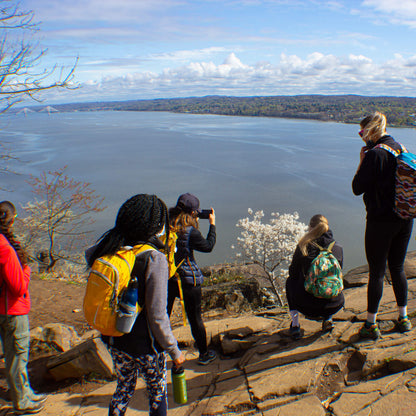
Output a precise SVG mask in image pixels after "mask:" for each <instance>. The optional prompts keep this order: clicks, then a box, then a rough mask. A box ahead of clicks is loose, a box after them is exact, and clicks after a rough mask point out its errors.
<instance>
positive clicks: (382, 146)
mask: <svg viewBox="0 0 416 416" xmlns="http://www.w3.org/2000/svg"><path fill="white" fill-rule="evenodd" d="M400 146H401V147H402V151H401V152H403V146H402V145H400ZM377 148H379V149H384V150H387V151H388V152H389V153H391V154H392V155H393V156H395V157H398V156H399V155H400V153H401V152H399V151H397V150H394V149H393V148H392V147H390V146H387V145H386V144H383V143H380V144H378V145H377V146H376V147H375V148H374V149H377ZM406 151H407V150H406Z"/></svg>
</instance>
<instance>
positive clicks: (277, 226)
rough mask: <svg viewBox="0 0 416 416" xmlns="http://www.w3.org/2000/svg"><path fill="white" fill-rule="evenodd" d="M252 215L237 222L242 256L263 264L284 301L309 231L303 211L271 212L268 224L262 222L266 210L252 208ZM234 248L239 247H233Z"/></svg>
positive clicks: (249, 211) (247, 259) (238, 241)
mask: <svg viewBox="0 0 416 416" xmlns="http://www.w3.org/2000/svg"><path fill="white" fill-rule="evenodd" d="M248 213H249V217H247V218H242V219H240V220H239V221H238V222H237V227H238V228H241V234H240V236H239V237H237V243H238V244H237V245H238V250H239V253H238V256H237V257H242V258H243V259H244V260H245V261H248V262H251V263H255V264H258V265H260V266H261V268H262V269H263V270H264V272H265V273H266V275H267V276H268V278H269V280H270V282H271V284H272V286H273V288H274V290H275V292H276V294H277V295H278V297H279V300H280V302H281V303H282V300H281V294H282V292H283V289H282V288H283V287H284V281H285V279H286V278H287V275H288V267H289V264H290V261H291V258H292V255H293V253H294V251H295V248H296V244H297V242H298V241H299V239H300V238H301V237H302V235H303V234H304V233H305V232H306V231H307V226H306V225H305V224H303V223H302V222H300V221H299V214H298V213H297V212H294V213H293V214H279V213H278V212H272V213H271V219H270V220H269V223H268V224H265V223H262V219H263V217H264V212H263V211H256V212H254V211H253V210H252V209H251V208H249V209H248ZM233 248H235V247H234V246H233Z"/></svg>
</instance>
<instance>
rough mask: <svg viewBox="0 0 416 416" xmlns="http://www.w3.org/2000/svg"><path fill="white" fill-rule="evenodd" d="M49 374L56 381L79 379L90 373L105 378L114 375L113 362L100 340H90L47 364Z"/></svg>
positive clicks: (51, 359)
mask: <svg viewBox="0 0 416 416" xmlns="http://www.w3.org/2000/svg"><path fill="white" fill-rule="evenodd" d="M46 367H47V369H48V372H49V374H50V375H51V376H52V377H53V378H54V379H55V380H56V381H59V380H65V379H68V378H78V377H82V376H84V375H88V374H90V373H95V374H100V375H101V376H103V377H105V378H110V377H112V375H113V361H112V358H111V355H110V353H109V351H108V349H107V347H106V345H105V344H104V343H103V342H102V341H101V339H100V338H90V339H88V340H87V341H84V342H82V343H81V344H78V345H77V346H76V347H74V348H72V349H71V350H69V351H66V352H64V353H62V354H60V355H58V356H56V357H53V358H50V359H49V361H48V362H47V363H46Z"/></svg>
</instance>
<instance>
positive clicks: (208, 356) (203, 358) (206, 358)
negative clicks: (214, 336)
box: [198, 350, 217, 365]
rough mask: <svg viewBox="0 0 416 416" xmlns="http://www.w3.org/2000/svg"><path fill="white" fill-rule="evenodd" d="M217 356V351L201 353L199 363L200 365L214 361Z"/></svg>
mask: <svg viewBox="0 0 416 416" xmlns="http://www.w3.org/2000/svg"><path fill="white" fill-rule="evenodd" d="M216 358H217V354H215V351H212V350H208V351H207V352H206V353H204V354H199V359H198V364H199V365H207V364H209V363H211V362H212V361H214V360H215V359H216Z"/></svg>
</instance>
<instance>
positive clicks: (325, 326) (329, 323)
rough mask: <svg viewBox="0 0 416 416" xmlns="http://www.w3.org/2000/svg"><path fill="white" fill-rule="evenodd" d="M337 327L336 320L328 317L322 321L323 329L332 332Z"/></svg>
mask: <svg viewBox="0 0 416 416" xmlns="http://www.w3.org/2000/svg"><path fill="white" fill-rule="evenodd" d="M334 328H335V324H334V321H333V320H332V319H326V320H325V321H323V322H322V331H323V332H331V331H332V330H333V329H334Z"/></svg>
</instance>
